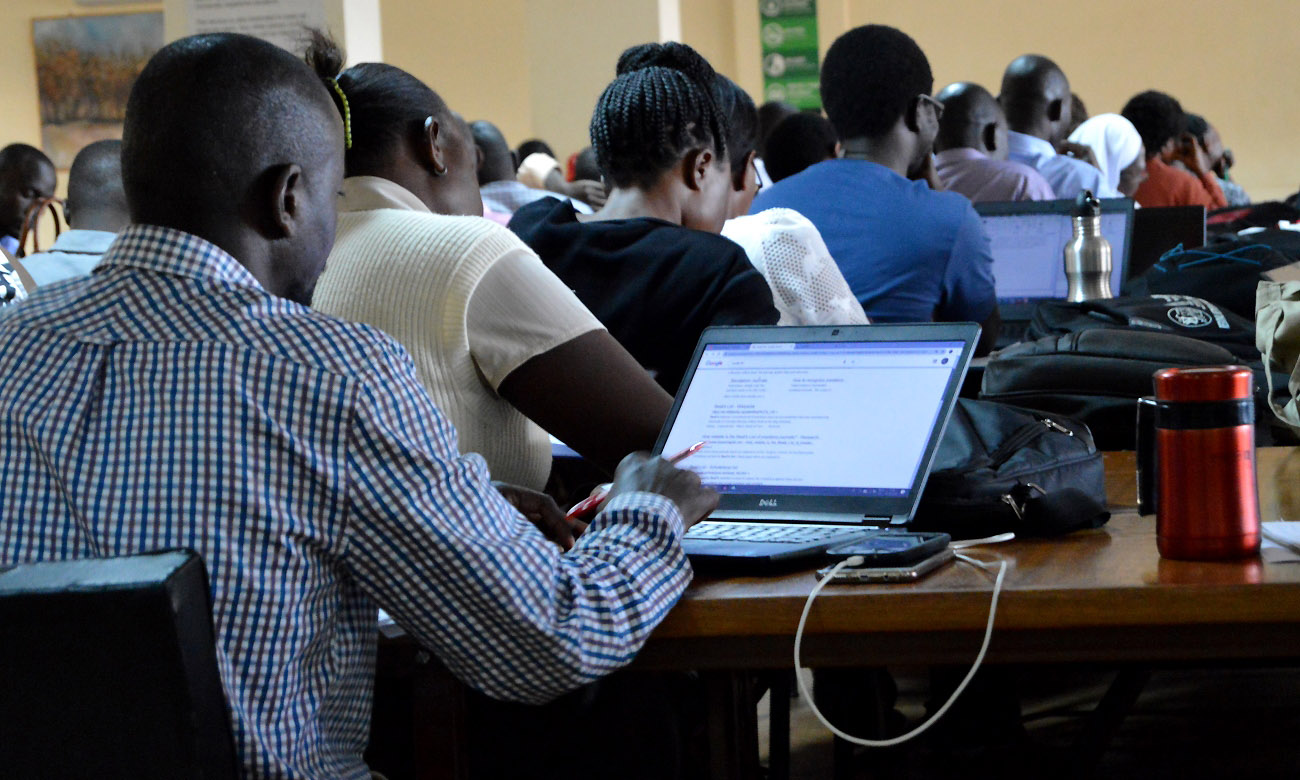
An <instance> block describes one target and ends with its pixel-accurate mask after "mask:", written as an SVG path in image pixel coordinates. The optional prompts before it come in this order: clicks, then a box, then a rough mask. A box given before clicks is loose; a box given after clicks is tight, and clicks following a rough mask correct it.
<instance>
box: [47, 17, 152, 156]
mask: <svg viewBox="0 0 1300 780" xmlns="http://www.w3.org/2000/svg"><path fill="white" fill-rule="evenodd" d="M32 42H33V44H34V48H35V51H36V86H37V93H38V95H39V98H40V113H41V144H42V146H43V147H44V148H45V153H46V154H48V155H49V156H50V159H52V160H53V161H54V164H55V166H56V167H58V168H67V167H69V166H70V165H71V164H72V158H73V157H74V156H76V154H77V152H78V150H80V149H81V148H82V147H83V146H85V145H86V144H89V143H91V142H93V141H99V140H102V139H105V138H121V137H122V120H123V119H124V118H125V116H126V100H127V97H128V96H130V94H131V85H132V84H134V83H135V79H136V76H138V75H140V71H142V70H143V69H144V66H145V63H147V62H148V61H149V58H150V57H152V56H153V55H154V53H155V52H157V51H158V50H159V49H161V48H162V45H163V15H162V13H160V12H152V13H127V14H107V15H102V16H64V17H57V18H51V19H34V20H32Z"/></svg>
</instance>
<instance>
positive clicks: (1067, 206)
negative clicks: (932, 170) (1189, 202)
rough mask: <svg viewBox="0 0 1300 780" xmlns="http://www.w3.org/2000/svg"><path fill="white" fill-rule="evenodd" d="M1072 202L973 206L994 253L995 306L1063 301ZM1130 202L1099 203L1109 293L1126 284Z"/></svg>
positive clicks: (1057, 201)
mask: <svg viewBox="0 0 1300 780" xmlns="http://www.w3.org/2000/svg"><path fill="white" fill-rule="evenodd" d="M1073 208H1074V201H1071V200H1056V201H1036V202H1035V201H1030V202H1023V203H977V204H975V209H976V211H978V212H979V214H980V221H981V222H982V223H983V225H984V233H985V235H987V236H988V238H989V244H990V246H991V249H992V252H993V278H994V280H995V283H996V285H997V296H998V302H999V303H1017V302H1022V301H1032V300H1039V299H1044V298H1057V299H1063V298H1065V297H1066V295H1067V294H1068V292H1069V288H1070V285H1069V280H1067V279H1066V277H1065V263H1064V251H1065V245H1066V244H1067V243H1069V241H1070V239H1071V238H1072V237H1073V235H1074V224H1073V221H1072V217H1071V211H1072V210H1073ZM1132 222H1133V202H1132V201H1131V200H1128V199H1127V198H1107V199H1105V200H1103V201H1102V214H1101V234H1102V235H1103V236H1104V237H1105V238H1106V240H1107V241H1108V242H1109V243H1110V250H1111V263H1112V266H1111V274H1110V289H1111V291H1112V292H1113V293H1114V294H1115V295H1119V294H1120V289H1121V288H1122V286H1123V283H1124V279H1125V266H1126V263H1127V259H1128V245H1129V238H1130V235H1131V233H1132Z"/></svg>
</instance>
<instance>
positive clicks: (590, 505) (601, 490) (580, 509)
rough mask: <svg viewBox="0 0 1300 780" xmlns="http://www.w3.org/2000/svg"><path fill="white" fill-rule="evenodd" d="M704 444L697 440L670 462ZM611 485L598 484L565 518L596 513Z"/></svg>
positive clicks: (693, 451) (670, 460)
mask: <svg viewBox="0 0 1300 780" xmlns="http://www.w3.org/2000/svg"><path fill="white" fill-rule="evenodd" d="M704 444H705V443H704V442H702V441H697V442H695V443H694V444H692V445H691V446H689V447H687V448H686V449H684V450H682V451H681V452H679V453H677V454H676V455H674V456H672V457H671V458H669V459H668V462H669V463H681V462H682V461H684V460H686V459H687V458H689V457H690V456H692V455H694V454H695V453H697V452H699V451H700V450H701V449H702V448H703V447H704ZM611 487H613V485H612V483H609V482H606V483H605V484H603V485H600V486H598V487H597V488H596V489H595V490H594V491H592V493H591V495H589V496H587V497H586V498H584V499H582V500H581V501H579V502H578V503H576V504H574V505H573V508H572V509H570V510H569V512H568V514H566V515H565V516H564V518H565V519H566V520H586V519H587V518H588V517H590V516H592V515H594V514H596V507H598V506H600V503H601V502H602V501H604V500H605V497H606V496H608V495H609V489H610V488H611Z"/></svg>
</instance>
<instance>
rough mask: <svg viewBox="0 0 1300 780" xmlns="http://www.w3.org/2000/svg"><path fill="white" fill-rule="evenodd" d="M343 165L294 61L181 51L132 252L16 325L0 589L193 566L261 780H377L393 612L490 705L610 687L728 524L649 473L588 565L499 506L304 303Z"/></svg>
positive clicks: (394, 374) (322, 103)
mask: <svg viewBox="0 0 1300 780" xmlns="http://www.w3.org/2000/svg"><path fill="white" fill-rule="evenodd" d="M343 144H344V128H343V125H342V123H341V122H340V120H339V116H338V113H337V111H336V110H335V109H334V107H333V105H332V103H331V102H330V98H329V96H328V94H327V93H326V91H325V87H323V86H322V85H321V83H320V81H319V80H318V79H317V78H316V77H315V76H314V75H313V74H312V72H311V71H310V70H309V69H308V68H307V66H306V65H305V64H303V63H301V62H299V61H297V60H296V59H294V57H293V56H292V55H290V54H288V53H287V52H285V51H282V50H280V49H278V48H276V47H274V46H272V45H270V44H268V43H264V42H261V41H259V40H256V39H253V38H247V37H243V36H237V35H228V34H218V35H207V36H196V37H193V38H187V39H183V40H180V41H177V42H176V43H173V44H171V45H169V46H167V47H166V48H164V49H163V50H162V51H161V52H159V53H158V54H157V55H156V56H155V57H154V58H153V59H152V60H151V61H150V63H149V65H148V66H147V67H146V68H145V70H144V72H143V73H142V74H141V75H140V77H139V80H138V82H137V83H136V85H135V87H134V89H133V90H132V93H131V97H130V101H129V103H128V107H127V119H126V127H125V133H124V147H123V152H122V158H123V178H124V181H125V185H126V192H127V198H128V201H129V204H130V209H131V218H132V225H131V226H130V227H128V228H127V229H126V230H125V231H124V232H123V233H122V234H121V235H120V236H119V238H118V239H117V241H116V242H115V243H114V245H113V246H112V247H111V248H110V250H109V251H108V253H107V254H106V255H105V256H104V259H103V261H102V262H101V264H100V265H99V267H97V268H96V270H95V272H94V273H93V274H92V275H91V276H89V277H85V278H82V279H79V280H75V281H71V282H69V283H67V284H63V285H56V286H54V287H50V288H46V289H44V290H39V291H38V292H37V293H36V294H35V295H34V296H33V297H32V298H31V299H30V300H28V301H26V302H24V303H23V304H21V305H19V306H15V307H13V308H12V310H11V311H9V312H8V313H7V314H5V315H4V316H3V317H0V338H3V339H4V343H5V344H6V345H7V348H6V349H5V350H4V351H3V354H0V366H2V368H0V370H2V371H3V375H4V376H5V378H6V381H5V382H4V383H3V385H2V386H0V413H2V414H3V415H4V416H5V419H7V420H8V421H9V422H8V427H7V433H6V436H5V437H3V440H2V441H0V469H3V471H2V472H0V473H3V474H4V475H5V489H6V497H5V501H4V502H3V503H0V564H4V563H13V562H18V561H33V560H47V559H62V558H76V557H92V556H109V555H121V554H126V553H132V552H138V551H143V550H150V549H157V548H164V547H190V548H193V549H195V550H197V551H198V552H199V553H200V554H201V555H202V556H203V559H204V561H205V562H206V564H207V567H208V571H209V576H210V580H211V587H212V596H213V619H214V621H215V625H216V634H217V660H218V666H219V670H220V674H221V678H222V681H223V684H224V686H225V691H226V697H227V700H228V702H229V704H230V708H231V714H232V719H233V725H234V731H235V739H236V743H237V746H238V749H239V752H240V756H241V759H242V763H243V769H244V773H245V774H246V775H248V776H253V777H295V778H296V777H331V778H335V777H342V778H362V777H367V776H368V771H367V769H366V766H365V765H364V763H363V761H362V758H361V754H362V751H363V749H364V748H365V746H366V743H367V740H368V737H369V726H370V702H371V690H372V685H373V674H374V654H375V641H376V626H375V623H376V620H375V615H376V610H377V608H379V607H382V608H383V609H385V610H387V611H388V613H389V614H391V615H392V616H393V617H394V619H396V621H397V622H398V623H399V624H400V625H401V626H402V627H403V628H405V630H406V631H407V632H409V633H410V634H411V635H412V636H413V637H414V638H416V639H417V640H418V641H419V642H420V643H421V644H423V645H424V646H425V647H427V648H429V649H430V650H432V651H433V652H435V653H436V654H437V655H438V657H439V658H440V659H441V660H442V661H443V662H444V663H445V664H446V665H447V666H448V667H449V668H450V669H451V670H452V672H454V673H455V674H456V675H457V676H459V677H460V678H461V679H462V680H465V681H466V682H467V683H469V684H470V685H472V686H474V687H476V688H478V689H480V690H482V691H484V692H485V693H487V694H489V695H491V696H494V697H497V698H501V699H509V700H516V701H524V702H543V701H548V700H550V699H553V698H555V697H557V696H559V695H561V694H563V693H565V692H567V691H571V690H573V689H576V688H578V687H580V686H582V685H584V684H586V683H590V682H592V681H594V680H596V679H598V678H600V677H602V676H603V675H605V674H607V673H609V672H611V671H613V670H615V669H617V668H619V667H621V666H622V665H624V664H626V663H627V662H628V661H630V660H631V659H632V657H633V656H634V655H635V654H636V652H637V651H638V650H639V649H640V647H641V645H642V643H643V642H644V640H645V638H646V637H647V635H648V634H649V633H650V631H651V630H652V629H653V628H654V627H655V626H656V625H657V624H658V622H659V621H660V620H661V619H662V618H663V616H664V615H665V614H666V613H667V611H668V610H669V609H670V608H671V607H672V605H673V604H674V602H675V601H676V600H677V598H678V597H679V596H680V595H681V593H682V591H683V589H684V588H685V587H686V584H687V582H688V581H689V580H690V576H691V570H690V567H689V566H688V564H687V562H686V559H685V556H684V555H683V553H682V551H681V548H680V546H679V544H678V538H679V537H680V536H681V534H682V532H683V530H684V528H685V527H687V526H689V525H690V524H692V523H693V522H695V521H696V520H698V519H699V518H700V517H701V516H703V515H705V514H707V513H708V512H709V511H710V510H711V509H712V508H713V506H715V505H716V501H717V496H716V495H714V494H713V493H712V492H711V491H709V490H707V489H704V488H701V486H700V484H699V480H698V479H697V478H696V477H694V475H692V474H690V473H689V472H683V471H679V470H677V469H675V468H673V467H671V466H669V465H667V464H666V463H664V462H663V461H662V460H659V459H658V458H650V457H648V456H643V455H632V456H629V457H628V459H627V460H625V461H624V462H623V464H622V465H621V466H620V468H619V470H618V473H617V474H616V477H615V483H614V484H615V486H614V490H613V493H612V496H613V497H612V498H611V499H610V501H609V502H608V504H607V505H606V507H605V508H604V510H603V512H602V513H601V514H600V515H599V516H598V517H596V518H595V520H594V521H593V522H592V524H591V526H590V527H589V528H588V529H587V530H586V532H585V533H584V534H582V535H581V538H579V539H577V540H576V541H575V540H574V539H573V532H572V530H571V529H569V528H567V527H566V526H565V525H564V523H563V517H562V515H560V514H559V512H558V510H557V509H556V508H555V506H554V504H553V503H546V502H545V501H543V500H541V499H540V498H538V497H537V496H536V494H529V493H526V492H520V491H511V492H510V495H511V496H512V498H513V499H514V500H515V501H516V502H517V503H518V504H520V505H521V506H522V508H523V509H524V511H525V512H526V513H527V514H528V515H529V517H528V518H526V517H525V515H524V514H521V513H520V511H518V510H517V509H516V508H515V506H512V505H511V503H509V502H508V501H507V500H506V498H504V497H503V495H502V493H501V492H498V490H497V489H496V488H494V487H493V486H492V483H491V482H490V481H489V477H488V473H487V469H486V467H485V465H484V463H483V460H482V459H481V458H480V457H479V456H477V455H472V454H471V455H462V454H460V453H459V452H458V451H457V447H456V438H455V431H453V430H452V428H451V427H450V425H448V424H447V423H446V421H445V420H444V419H443V417H442V416H441V415H440V414H439V412H438V410H437V409H435V408H434V406H433V403H432V402H431V401H430V400H429V397H428V395H426V393H425V391H424V390H423V389H422V388H421V386H420V384H419V382H418V381H417V379H416V377H415V372H414V368H413V366H412V364H411V361H410V358H409V357H408V356H407V354H406V353H405V351H404V350H403V349H402V348H401V347H400V346H399V345H398V344H397V343H396V342H394V341H393V340H392V339H390V338H389V337H387V336H386V335H384V334H383V333H381V332H379V331H377V330H375V329H373V328H369V327H367V326H363V325H355V324H351V323H346V322H343V321H341V320H337V319H334V318H332V317H327V316H324V315H322V314H319V313H317V312H315V311H313V310H311V309H309V308H307V307H306V306H305V305H304V304H306V303H307V302H308V301H309V300H310V297H311V291H312V287H313V285H314V284H315V280H316V277H317V276H318V275H319V274H320V271H321V268H322V266H323V263H324V260H325V257H326V256H327V255H328V254H329V249H330V246H331V244H332V242H333V239H334V225H335V209H334V200H335V196H336V193H337V192H338V190H339V186H340V181H341V178H342V173H343ZM529 519H531V520H532V522H529ZM539 529H540V530H539ZM548 537H550V538H549V539H548ZM564 547H568V548H570V549H568V550H567V551H566V550H565V549H563V548H564ZM124 630H130V629H129V627H124Z"/></svg>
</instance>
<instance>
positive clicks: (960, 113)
mask: <svg viewBox="0 0 1300 780" xmlns="http://www.w3.org/2000/svg"><path fill="white" fill-rule="evenodd" d="M939 101H940V102H941V103H943V117H941V118H940V119H939V134H938V135H937V136H935V144H934V148H935V150H936V151H946V150H948V149H960V148H971V149H979V148H980V144H981V140H982V139H981V137H980V136H981V134H982V133H983V132H984V128H986V127H988V126H989V125H990V124H996V123H997V121H998V119H999V113H998V112H999V111H1000V109H999V108H998V101H997V100H996V99H995V98H994V97H993V95H991V94H989V91H988V90H987V89H985V88H984V87H982V86H980V85H979V84H975V83H972V82H969V81H959V82H957V83H955V84H949V85H948V86H946V87H944V88H943V89H942V90H940V92H939Z"/></svg>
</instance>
